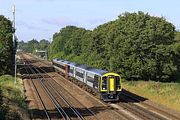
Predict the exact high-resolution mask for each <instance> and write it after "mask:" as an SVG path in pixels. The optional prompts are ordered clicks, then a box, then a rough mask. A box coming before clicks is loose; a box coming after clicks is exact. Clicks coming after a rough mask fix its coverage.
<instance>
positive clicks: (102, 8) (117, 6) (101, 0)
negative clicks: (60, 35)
mask: <svg viewBox="0 0 180 120" xmlns="http://www.w3.org/2000/svg"><path fill="white" fill-rule="evenodd" d="M13 2H14V4H15V7H16V36H17V37H18V39H19V41H20V40H23V41H29V40H32V39H33V38H35V39H37V40H41V39H47V40H50V41H51V40H52V36H53V34H54V33H56V32H59V30H60V29H61V28H63V27H65V26H67V25H74V26H78V27H83V28H86V29H91V30H93V29H94V28H96V27H97V26H98V25H101V24H104V23H106V22H108V21H112V20H115V19H117V17H118V16H119V15H120V14H122V13H124V12H138V11H143V12H145V13H149V14H150V15H152V16H159V17H161V16H163V17H165V18H166V20H167V21H168V22H171V23H173V24H174V25H175V27H176V29H178V30H179V29H180V21H179V20H180V0H0V15H4V16H5V17H7V18H8V19H10V20H12V18H13V17H12V4H13Z"/></svg>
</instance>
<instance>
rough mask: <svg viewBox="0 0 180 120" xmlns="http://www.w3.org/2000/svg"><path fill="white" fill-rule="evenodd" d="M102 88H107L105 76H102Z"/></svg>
mask: <svg viewBox="0 0 180 120" xmlns="http://www.w3.org/2000/svg"><path fill="white" fill-rule="evenodd" d="M102 90H107V77H103V78H102Z"/></svg>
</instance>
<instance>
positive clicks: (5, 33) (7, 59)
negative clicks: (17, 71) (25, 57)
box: [0, 15, 13, 75]
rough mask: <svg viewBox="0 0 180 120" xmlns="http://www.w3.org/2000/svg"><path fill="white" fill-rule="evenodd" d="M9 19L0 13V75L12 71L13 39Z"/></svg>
mask: <svg viewBox="0 0 180 120" xmlns="http://www.w3.org/2000/svg"><path fill="white" fill-rule="evenodd" d="M12 33H13V29H12V24H11V21H10V20H8V19H7V18H5V17H4V16H2V15H0V66H1V67H0V75H2V74H5V73H12V70H13V69H12V68H13V40H12Z"/></svg>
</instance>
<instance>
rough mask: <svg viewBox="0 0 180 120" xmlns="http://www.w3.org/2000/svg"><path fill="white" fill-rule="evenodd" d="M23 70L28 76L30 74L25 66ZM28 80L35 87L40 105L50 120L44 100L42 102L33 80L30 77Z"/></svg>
mask: <svg viewBox="0 0 180 120" xmlns="http://www.w3.org/2000/svg"><path fill="white" fill-rule="evenodd" d="M25 71H26V73H27V74H28V75H29V76H30V74H29V73H28V71H27V69H26V68H25ZM30 80H31V82H32V84H33V88H34V89H35V93H36V95H37V96H38V98H39V99H40V103H41V105H42V107H43V108H44V109H43V110H44V113H45V115H46V117H47V118H48V120H51V118H50V115H49V113H48V111H47V109H46V106H45V104H44V102H43V100H42V98H41V96H40V94H39V92H38V90H37V88H36V86H35V84H34V82H33V80H32V79H31V78H30Z"/></svg>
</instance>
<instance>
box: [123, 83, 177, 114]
mask: <svg viewBox="0 0 180 120" xmlns="http://www.w3.org/2000/svg"><path fill="white" fill-rule="evenodd" d="M123 87H124V88H125V89H127V90H129V91H131V92H133V93H136V94H138V95H140V96H143V97H146V98H148V99H150V100H152V101H155V102H157V103H159V104H163V105H165V106H167V107H169V108H172V109H175V110H177V111H180V83H161V82H154V81H124V82H123Z"/></svg>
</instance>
